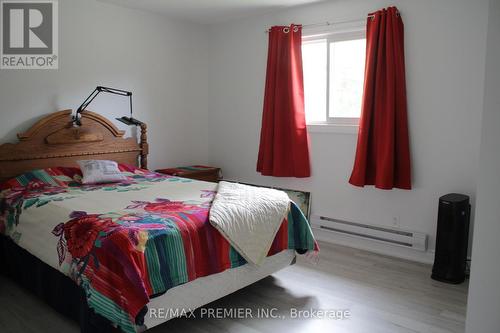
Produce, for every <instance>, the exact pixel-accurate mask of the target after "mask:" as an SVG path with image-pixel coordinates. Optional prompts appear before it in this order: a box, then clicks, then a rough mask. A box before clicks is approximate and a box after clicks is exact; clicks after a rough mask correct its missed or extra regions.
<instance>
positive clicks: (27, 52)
mask: <svg viewBox="0 0 500 333" xmlns="http://www.w3.org/2000/svg"><path fill="white" fill-rule="evenodd" d="M57 5H58V3H57V1H56V0H46V1H38V0H32V1H13V0H1V1H0V7H1V14H0V17H1V20H2V24H1V29H2V31H1V34H0V36H1V43H0V44H1V53H0V57H1V58H0V68H1V69H9V68H11V69H57V68H58V65H59V61H58V11H57V9H58V8H57Z"/></svg>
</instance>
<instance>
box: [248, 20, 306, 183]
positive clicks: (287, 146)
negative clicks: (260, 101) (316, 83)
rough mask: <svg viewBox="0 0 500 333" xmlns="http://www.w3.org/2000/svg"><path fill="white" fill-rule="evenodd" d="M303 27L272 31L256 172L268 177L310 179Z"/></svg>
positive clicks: (282, 28)
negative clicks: (303, 71)
mask: <svg viewBox="0 0 500 333" xmlns="http://www.w3.org/2000/svg"><path fill="white" fill-rule="evenodd" d="M301 44H302V26H300V25H293V24H292V25H291V26H290V27H282V26H276V27H272V28H271V29H270V31H269V49H268V57H267V75H266V90H265V94H264V110H263V114H262V128H261V132H260V146H259V157H258V161H257V171H259V172H260V173H262V174H263V175H266V176H275V177H309V176H310V175H311V169H310V164H309V139H308V136H307V128H306V120H305V113H304V80H303V75H302V49H301Z"/></svg>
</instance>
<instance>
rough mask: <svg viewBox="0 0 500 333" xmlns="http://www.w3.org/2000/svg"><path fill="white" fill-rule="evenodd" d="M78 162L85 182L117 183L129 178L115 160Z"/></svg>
mask: <svg viewBox="0 0 500 333" xmlns="http://www.w3.org/2000/svg"><path fill="white" fill-rule="evenodd" d="M77 163H78V165H79V166H80V169H81V170H82V174H83V179H82V183H83V184H99V183H117V182H121V181H124V180H127V177H125V176H124V175H123V174H122V172H121V171H120V170H119V169H118V163H116V162H115V161H107V160H83V161H77Z"/></svg>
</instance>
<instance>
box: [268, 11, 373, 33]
mask: <svg viewBox="0 0 500 333" xmlns="http://www.w3.org/2000/svg"><path fill="white" fill-rule="evenodd" d="M374 17H375V14H372V15H367V16H366V18H371V19H372V18H374ZM363 20H364V18H360V19H357V20H346V21H336V22H331V21H326V22H319V23H310V24H303V25H302V28H303V29H304V28H305V29H307V28H314V27H322V26H330V25H337V24H344V23H353V22H360V21H363ZM269 31H271V28H269V29H267V30H266V33H268V32H269Z"/></svg>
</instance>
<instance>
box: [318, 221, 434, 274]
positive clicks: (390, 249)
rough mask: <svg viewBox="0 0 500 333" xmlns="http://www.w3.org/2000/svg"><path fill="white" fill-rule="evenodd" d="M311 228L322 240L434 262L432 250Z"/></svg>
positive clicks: (414, 259)
mask: <svg viewBox="0 0 500 333" xmlns="http://www.w3.org/2000/svg"><path fill="white" fill-rule="evenodd" d="M312 230H313V233H314V236H315V238H316V239H317V240H319V241H322V242H326V243H332V244H337V245H342V246H348V247H352V248H355V249H360V250H365V251H369V252H373V253H378V254H382V255H386V256H390V257H396V258H401V259H406V260H411V261H415V262H419V263H424V264H430V265H432V264H433V263H434V251H432V250H431V251H426V252H421V251H416V250H413V249H407V248H404V247H400V246H394V245H390V244H383V243H380V242H376V241H372V240H369V239H364V238H360V237H353V236H349V235H344V234H341V233H337V232H332V231H326V230H323V229H320V228H315V227H314V226H313V227H312Z"/></svg>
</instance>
